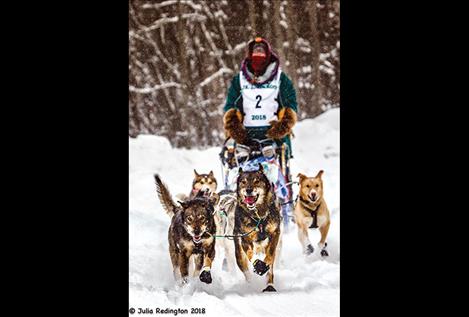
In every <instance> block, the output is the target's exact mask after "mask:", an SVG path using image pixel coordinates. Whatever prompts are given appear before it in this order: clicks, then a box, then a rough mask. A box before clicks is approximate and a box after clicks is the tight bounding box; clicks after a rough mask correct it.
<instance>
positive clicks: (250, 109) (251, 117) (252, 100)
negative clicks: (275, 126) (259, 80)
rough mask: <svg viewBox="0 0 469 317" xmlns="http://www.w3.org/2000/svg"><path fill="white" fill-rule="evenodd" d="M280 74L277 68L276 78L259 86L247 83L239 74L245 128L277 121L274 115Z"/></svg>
mask: <svg viewBox="0 0 469 317" xmlns="http://www.w3.org/2000/svg"><path fill="white" fill-rule="evenodd" d="M280 73H281V70H280V68H279V70H278V72H277V76H275V78H274V79H273V80H272V81H270V82H268V83H265V84H263V85H259V86H256V85H253V84H251V83H249V82H248V81H247V80H246V78H245V77H244V75H243V73H242V72H241V73H240V76H239V81H240V85H241V93H242V96H243V110H244V113H245V115H244V120H243V124H244V126H245V127H262V126H268V125H270V124H269V121H271V120H277V119H278V117H277V114H276V113H277V110H278V108H279V103H278V102H277V97H278V93H279V89H280Z"/></svg>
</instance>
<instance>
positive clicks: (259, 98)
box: [256, 95, 262, 109]
mask: <svg viewBox="0 0 469 317" xmlns="http://www.w3.org/2000/svg"><path fill="white" fill-rule="evenodd" d="M256 99H257V103H256V109H259V108H260V107H261V106H259V102H261V100H262V96H261V95H257V96H256Z"/></svg>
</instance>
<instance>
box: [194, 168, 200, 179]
mask: <svg viewBox="0 0 469 317" xmlns="http://www.w3.org/2000/svg"><path fill="white" fill-rule="evenodd" d="M194 175H195V177H199V173H197V171H196V170H195V168H194Z"/></svg>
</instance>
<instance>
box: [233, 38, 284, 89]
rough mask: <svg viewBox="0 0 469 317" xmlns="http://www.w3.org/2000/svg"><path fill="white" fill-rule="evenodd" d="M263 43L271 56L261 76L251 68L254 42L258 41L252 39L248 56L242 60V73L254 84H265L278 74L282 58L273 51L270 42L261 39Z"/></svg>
mask: <svg viewBox="0 0 469 317" xmlns="http://www.w3.org/2000/svg"><path fill="white" fill-rule="evenodd" d="M260 41H261V42H262V43H264V44H265V45H266V46H267V55H268V56H270V58H269V64H268V65H267V67H266V70H265V72H264V74H262V75H261V76H257V77H256V76H255V75H254V73H253V71H252V68H251V64H250V63H251V55H252V49H253V47H254V44H255V43H256V41H251V42H250V43H249V44H248V49H247V52H246V58H245V59H244V60H243V61H242V63H241V72H242V75H244V77H245V78H246V79H247V80H248V81H249V82H250V83H252V84H259V85H261V84H264V83H267V82H269V81H271V80H272V79H274V78H275V76H277V73H278V70H279V67H280V60H279V58H278V56H277V55H276V54H275V53H274V52H273V51H272V47H271V46H270V43H269V42H267V41H266V40H265V39H261V40H260Z"/></svg>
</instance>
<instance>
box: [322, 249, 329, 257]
mask: <svg viewBox="0 0 469 317" xmlns="http://www.w3.org/2000/svg"><path fill="white" fill-rule="evenodd" d="M321 256H329V252H327V250H326V249H322V250H321Z"/></svg>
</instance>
